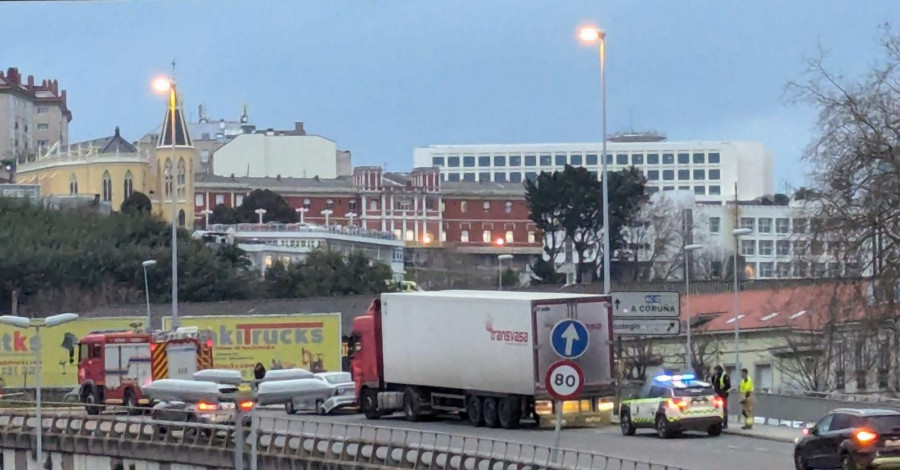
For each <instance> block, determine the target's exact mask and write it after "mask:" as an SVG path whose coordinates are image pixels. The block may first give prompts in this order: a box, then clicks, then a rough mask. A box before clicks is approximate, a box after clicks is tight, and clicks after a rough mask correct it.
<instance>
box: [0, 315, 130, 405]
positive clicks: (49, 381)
mask: <svg viewBox="0 0 900 470" xmlns="http://www.w3.org/2000/svg"><path fill="white" fill-rule="evenodd" d="M137 323H140V324H143V323H144V318H143V317H124V318H123V317H117V318H82V319H78V320H75V321H73V322H69V323H64V324H62V325H59V326H56V327H52V328H41V336H40V341H39V340H38V338H37V337H35V334H34V329H33V328H27V329H21V328H15V327H12V326H7V325H0V379H2V383H3V385H4V386H5V387H7V388H14V387H33V386H34V384H35V380H34V371H35V367H34V366H35V357H34V351H35V349H38V350H40V352H41V366H42V369H41V386H43V387H47V388H57V387H74V386H76V385H78V341H79V340H80V339H81V338H82V337H83V336H85V335H87V334H88V333H89V332H91V331H93V330H125V329H130V328H131V327H132V325H133V324H137ZM70 358H71V360H72V362H71V363H70V362H69V359H70Z"/></svg>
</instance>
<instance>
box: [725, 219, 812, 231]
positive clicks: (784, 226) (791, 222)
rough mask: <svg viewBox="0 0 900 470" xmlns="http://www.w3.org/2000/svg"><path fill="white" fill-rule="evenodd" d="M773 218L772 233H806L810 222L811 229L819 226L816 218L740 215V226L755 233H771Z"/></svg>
mask: <svg viewBox="0 0 900 470" xmlns="http://www.w3.org/2000/svg"><path fill="white" fill-rule="evenodd" d="M773 220H774V233H780V234H787V233H795V234H801V233H807V232H808V231H809V230H810V228H811V227H810V224H812V225H813V227H812V228H813V230H814V231H815V230H817V229H818V228H819V227H818V225H819V223H820V222H819V221H818V219H813V220H812V221H810V219H807V218H805V217H797V218H790V217H776V218H774V219H773V218H772V217H741V228H747V229H750V230H752V231H753V232H755V233H773V231H772V228H773Z"/></svg>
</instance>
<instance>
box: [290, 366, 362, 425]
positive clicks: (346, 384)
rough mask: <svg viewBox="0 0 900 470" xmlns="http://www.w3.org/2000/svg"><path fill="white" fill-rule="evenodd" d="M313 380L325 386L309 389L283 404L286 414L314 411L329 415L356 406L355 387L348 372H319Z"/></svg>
mask: <svg viewBox="0 0 900 470" xmlns="http://www.w3.org/2000/svg"><path fill="white" fill-rule="evenodd" d="M314 378H315V379H316V380H318V381H321V382H324V384H327V385H328V386H327V387H324V388H321V389H319V388H316V389H313V388H310V389H309V390H304V391H303V392H302V393H297V395H295V396H294V397H293V398H291V399H290V400H288V401H287V402H286V403H285V404H284V410H285V411H286V412H287V413H288V414H295V413H297V412H298V411H315V412H317V413H319V414H323V415H324V414H329V413H331V412H333V411H335V410H337V409H340V408H345V407H347V406H353V405H355V404H356V394H355V385H354V383H353V381H352V380H351V378H350V373H348V372H320V373H318V374H314Z"/></svg>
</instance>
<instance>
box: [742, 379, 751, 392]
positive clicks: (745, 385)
mask: <svg viewBox="0 0 900 470" xmlns="http://www.w3.org/2000/svg"><path fill="white" fill-rule="evenodd" d="M752 391H753V380H751V379H750V377H747V378H746V379H741V393H747V392H752Z"/></svg>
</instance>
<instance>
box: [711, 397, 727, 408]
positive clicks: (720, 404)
mask: <svg viewBox="0 0 900 470" xmlns="http://www.w3.org/2000/svg"><path fill="white" fill-rule="evenodd" d="M712 404H713V407H715V408H724V407H725V400H723V399H722V397H713V399H712Z"/></svg>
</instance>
